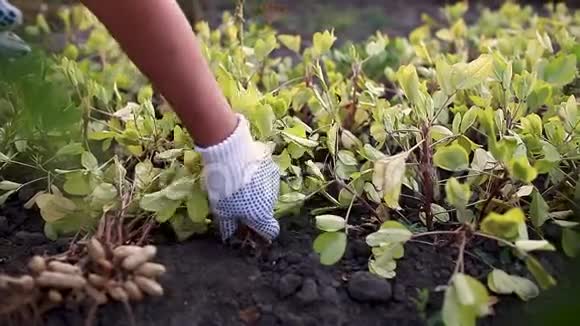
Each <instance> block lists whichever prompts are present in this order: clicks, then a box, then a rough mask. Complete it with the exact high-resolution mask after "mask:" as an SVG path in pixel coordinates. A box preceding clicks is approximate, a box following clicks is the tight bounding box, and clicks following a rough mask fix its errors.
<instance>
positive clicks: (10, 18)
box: [0, 0, 30, 56]
mask: <svg viewBox="0 0 580 326" xmlns="http://www.w3.org/2000/svg"><path fill="white" fill-rule="evenodd" d="M21 24H22V12H21V11H20V10H19V9H18V8H16V7H14V6H13V5H11V4H10V3H8V1H7V0H0V55H8V56H12V55H22V54H27V53H29V52H30V47H29V46H28V45H27V44H26V43H25V42H24V41H23V40H22V39H21V38H20V37H18V35H16V34H14V33H13V32H12V30H13V29H14V28H16V27H17V26H19V25H21Z"/></svg>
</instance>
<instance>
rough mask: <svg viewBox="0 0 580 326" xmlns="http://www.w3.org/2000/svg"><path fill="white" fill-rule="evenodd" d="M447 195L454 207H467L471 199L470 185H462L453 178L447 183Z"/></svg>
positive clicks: (448, 200)
mask: <svg viewBox="0 0 580 326" xmlns="http://www.w3.org/2000/svg"><path fill="white" fill-rule="evenodd" d="M445 194H446V195H447V197H446V199H447V202H449V204H451V205H453V206H454V207H457V208H460V207H465V206H466V205H467V203H468V202H469V199H470V198H471V189H470V188H469V184H461V183H460V182H459V180H457V179H456V178H454V177H452V178H449V180H447V182H446V183H445Z"/></svg>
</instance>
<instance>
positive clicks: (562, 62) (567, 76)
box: [543, 54, 577, 87]
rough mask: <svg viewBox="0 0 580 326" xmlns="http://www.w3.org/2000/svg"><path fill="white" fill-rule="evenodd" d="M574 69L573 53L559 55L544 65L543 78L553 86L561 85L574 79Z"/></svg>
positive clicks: (574, 57) (574, 59)
mask: <svg viewBox="0 0 580 326" xmlns="http://www.w3.org/2000/svg"><path fill="white" fill-rule="evenodd" d="M576 71H577V70H576V56H575V55H573V54H570V55H567V56H564V55H559V56H557V57H556V58H554V59H552V60H550V62H549V63H548V64H547V65H546V66H545V67H544V70H543V79H544V80H545V81H547V82H548V83H550V84H551V85H552V86H554V87H562V86H564V85H567V84H569V83H571V82H572V81H573V80H574V77H575V76H576Z"/></svg>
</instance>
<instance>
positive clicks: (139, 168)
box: [135, 161, 155, 190]
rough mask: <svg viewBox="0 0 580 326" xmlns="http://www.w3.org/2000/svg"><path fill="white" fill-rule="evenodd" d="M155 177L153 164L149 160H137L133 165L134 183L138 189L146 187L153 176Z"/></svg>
mask: <svg viewBox="0 0 580 326" xmlns="http://www.w3.org/2000/svg"><path fill="white" fill-rule="evenodd" d="M154 177H155V172H154V168H153V164H152V163H151V161H145V162H139V163H137V165H135V185H136V186H137V188H139V189H142V190H143V189H145V188H147V187H148V186H149V185H150V184H151V182H153V178H154Z"/></svg>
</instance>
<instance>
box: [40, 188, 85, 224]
mask: <svg viewBox="0 0 580 326" xmlns="http://www.w3.org/2000/svg"><path fill="white" fill-rule="evenodd" d="M35 201H36V205H38V208H39V209H40V215H42V218H43V219H44V220H45V221H47V222H55V221H58V220H60V219H62V218H64V217H65V216H67V215H68V214H70V213H72V212H74V211H75V210H76V209H77V206H76V205H75V203H74V202H73V201H72V200H70V199H68V198H65V197H63V196H60V195H54V194H40V195H38V196H37V197H36V200H35Z"/></svg>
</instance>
